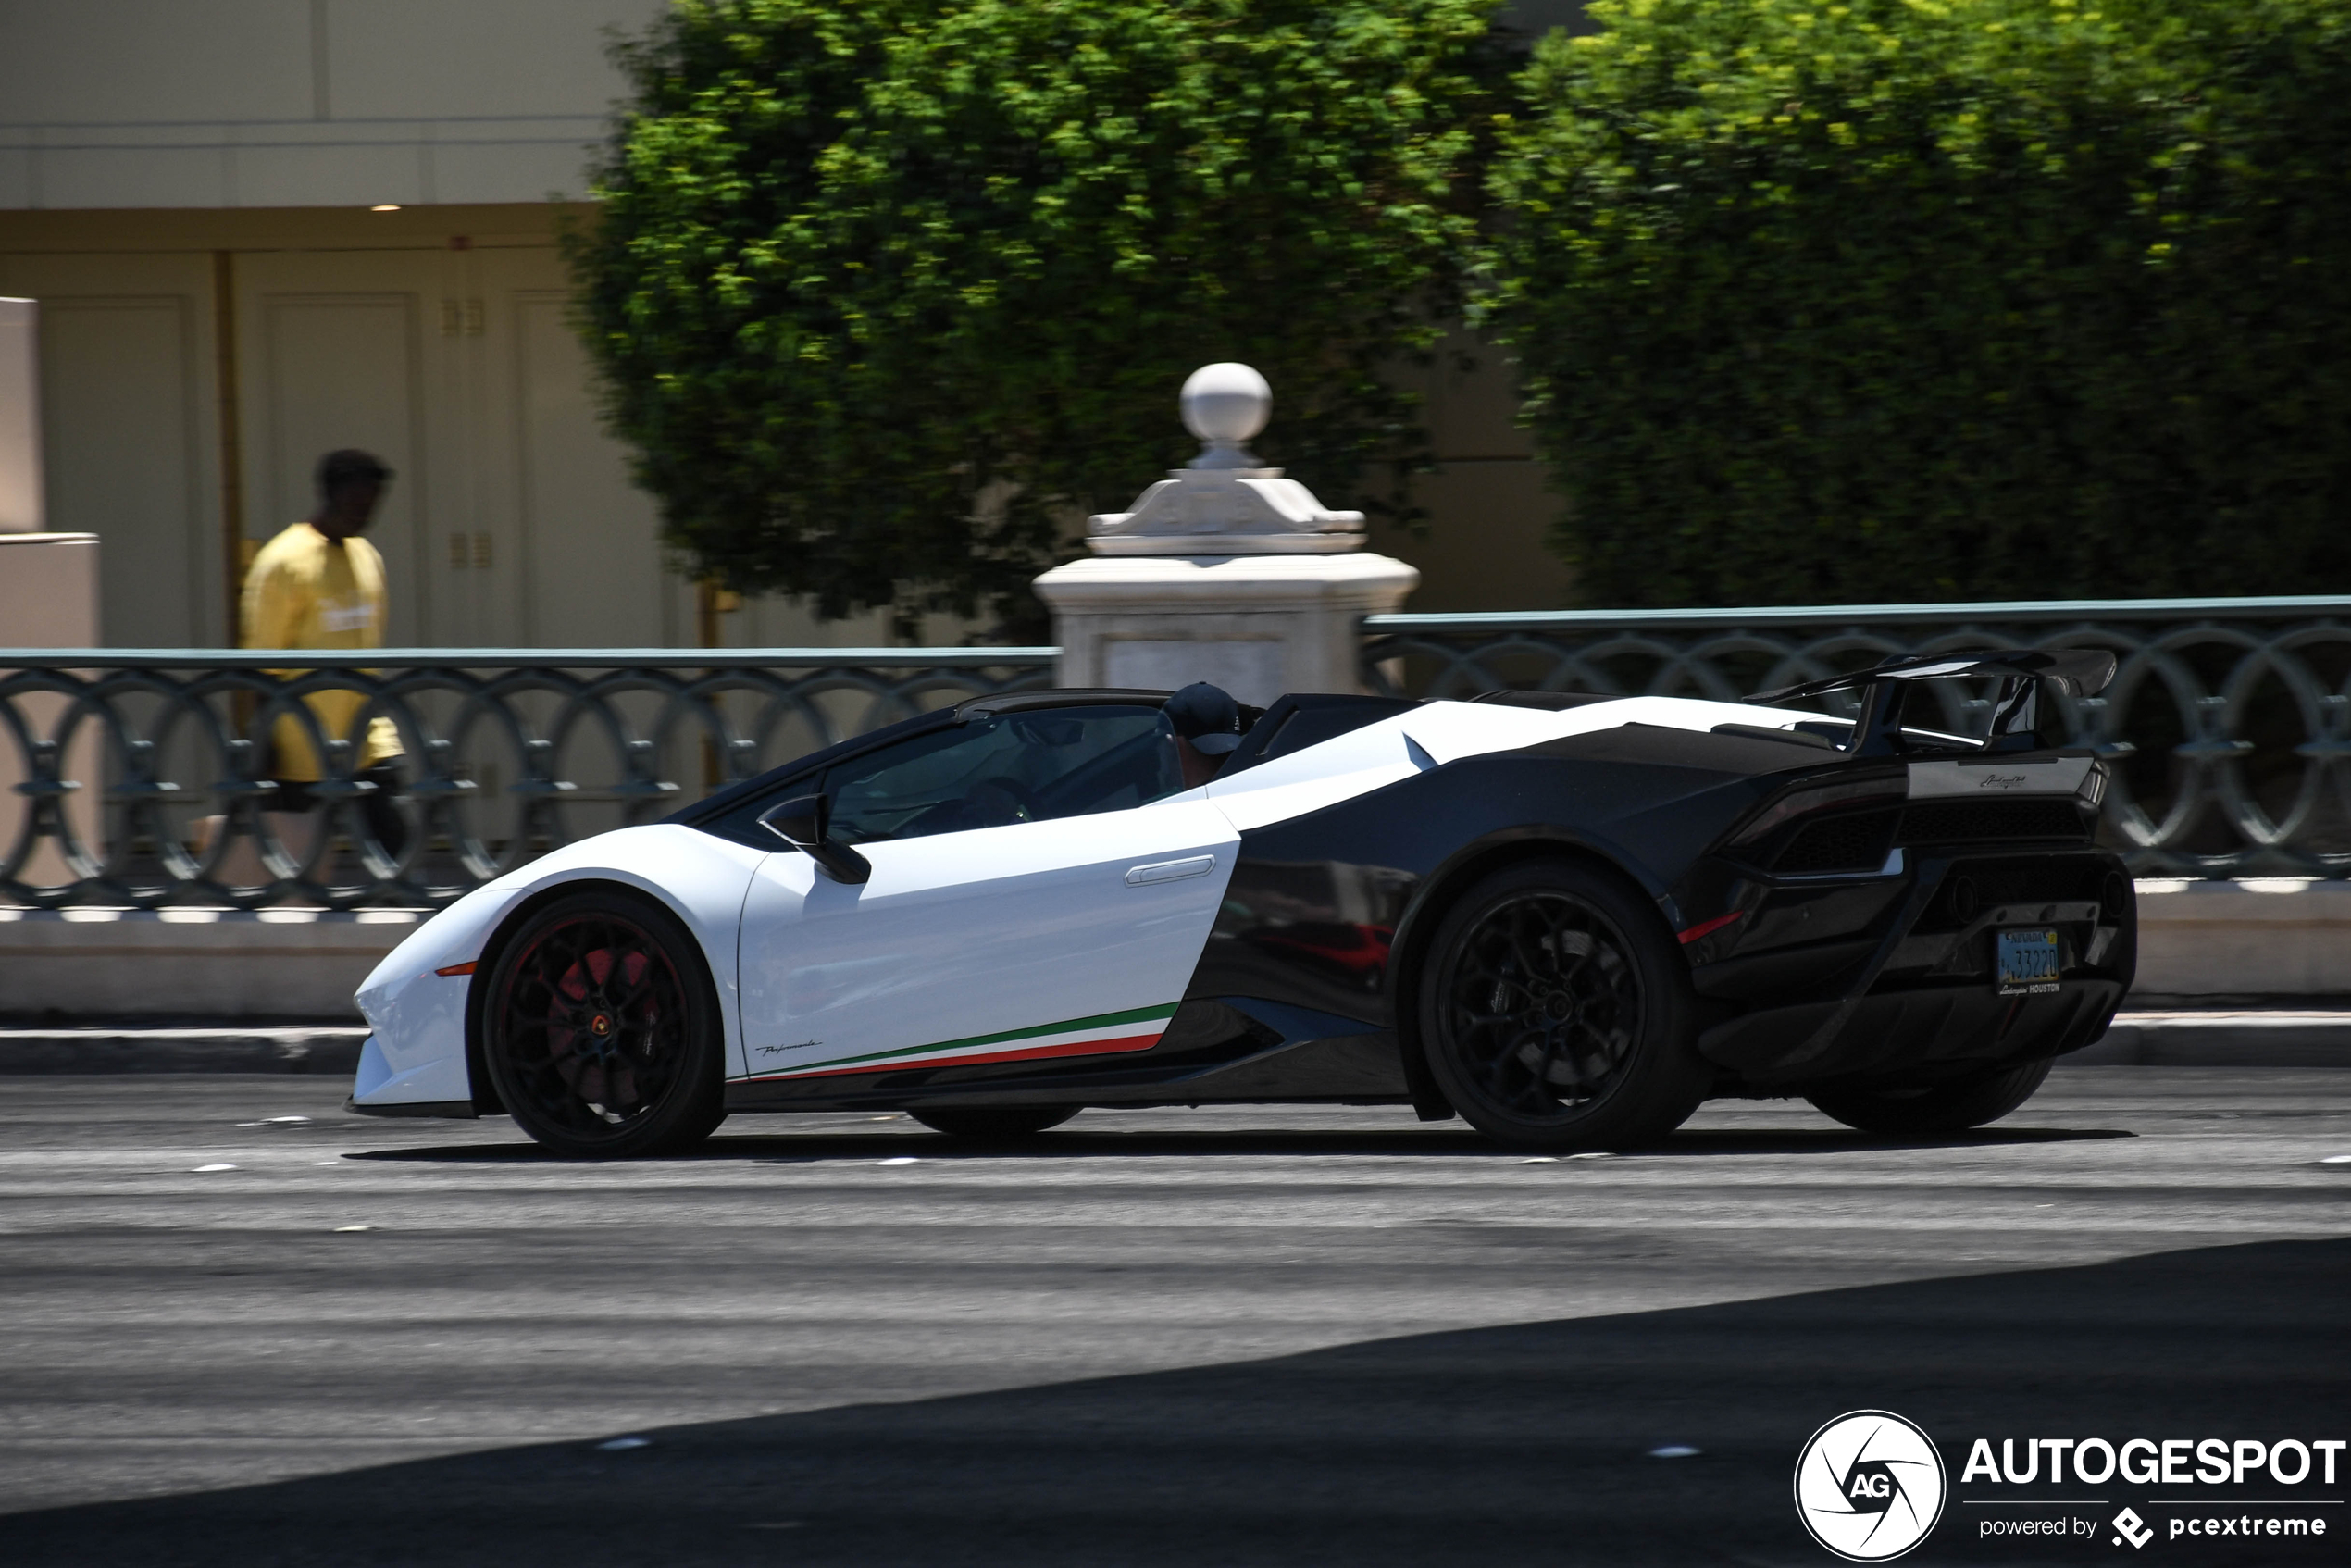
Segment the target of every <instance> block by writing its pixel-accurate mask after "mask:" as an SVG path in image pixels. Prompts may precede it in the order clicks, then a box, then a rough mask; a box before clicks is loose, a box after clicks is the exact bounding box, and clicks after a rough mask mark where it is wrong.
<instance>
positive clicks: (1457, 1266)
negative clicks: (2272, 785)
mask: <svg viewBox="0 0 2351 1568" xmlns="http://www.w3.org/2000/svg"><path fill="white" fill-rule="evenodd" d="M342 1092H343V1088H342V1085H341V1084H340V1083H338V1082H335V1081H332V1080H325V1079H318V1078H306V1077H259V1076H254V1077H235V1076H206V1077H193V1076H192V1077H178V1078H169V1077H143V1078H142V1077H116V1078H103V1079H102V1078H71V1077H28V1078H13V1079H0V1263H4V1264H5V1266H4V1267H0V1347H5V1352H6V1353H5V1355H0V1512H4V1513H6V1517H5V1518H0V1562H6V1563H10V1564H28V1565H30V1564H44V1565H45V1564H53V1563H54V1564H74V1565H77V1568H80V1565H102V1564H114V1563H124V1564H129V1563H137V1564H141V1565H142V1568H146V1565H163V1564H176V1563H191V1564H194V1563H202V1564H224V1565H226V1564H236V1565H239V1568H255V1565H265V1564H277V1563H321V1564H326V1563H332V1564H379V1563H380V1564H395V1563H397V1564H409V1563H466V1564H471V1563H483V1564H491V1563H496V1564H501V1565H511V1564H531V1563H542V1562H543V1563H563V1564H567V1565H572V1564H577V1565H591V1564H603V1563H664V1564H673V1563H674V1564H704V1563H711V1564H720V1563H724V1564H735V1563H743V1564H766V1563H811V1564H853V1565H857V1568H876V1565H888V1564H901V1563H903V1564H910V1565H924V1568H932V1565H952V1564H958V1563H989V1564H996V1563H1003V1564H1020V1565H1023V1568H1029V1565H1057V1564H1072V1565H1076V1564H1124V1563H1137V1564H1186V1565H1190V1564H1207V1563H1246V1564H1257V1563H1263V1564H1293V1563H1317V1564H1319V1563H1344V1564H1350V1565H1358V1564H1387V1563H1454V1562H1480V1563H1496V1564H1516V1563H1528V1564H1536V1563H1543V1564H1549V1563H1583V1562H1594V1563H1650V1562H1658V1563H1678V1562H1737V1563H1790V1564H1795V1563H1804V1564H1813V1563H1822V1562H1830V1561H1833V1560H1832V1559H1830V1558H1829V1557H1828V1556H1827V1555H1826V1554H1825V1553H1824V1552H1822V1550H1820V1549H1818V1548H1817V1547H1814V1546H1813V1545H1812V1544H1811V1543H1810V1541H1809V1540H1808V1539H1807V1538H1806V1537H1804V1536H1803V1534H1802V1533H1801V1531H1800V1529H1799V1527H1798V1524H1797V1519H1796V1516H1795V1511H1794V1507H1793V1505H1792V1503H1791V1500H1790V1490H1789V1486H1790V1475H1791V1471H1792V1467H1793V1465H1794V1463H1795V1460H1796V1456H1797V1450H1798V1447H1799V1445H1800V1444H1801V1443H1802V1442H1803V1441H1804V1439H1805V1438H1806V1437H1807V1436H1808V1435H1809V1434H1810V1433H1811V1432H1812V1431H1813V1430H1814V1428H1816V1427H1817V1426H1819V1425H1821V1424H1822V1422H1823V1421H1826V1420H1827V1419H1829V1418H1830V1417H1832V1416H1835V1415H1836V1414H1838V1413H1839V1412H1845V1411H1848V1410H1854V1409H1859V1408H1870V1407H1874V1408H1882V1409H1887V1410H1892V1411H1896V1412H1900V1413H1901V1414H1903V1415H1905V1416H1908V1417H1909V1418H1910V1419H1912V1420H1914V1421H1917V1422H1919V1423H1920V1424H1921V1425H1922V1426H1924V1427H1925V1428H1926V1430H1927V1431H1929V1432H1930V1433H1931V1434H1933V1435H1934V1437H1935V1438H1936V1439H1937V1440H1938V1442H1939V1444H1940V1446H1941V1449H1942V1451H1943V1452H1944V1454H1945V1457H1946V1460H1947V1463H1949V1464H1950V1465H1951V1466H1952V1474H1951V1498H1952V1501H1951V1503H1950V1505H1949V1507H1948V1510H1947V1513H1946V1515H1945V1518H1944V1520H1943V1523H1942V1524H1941V1525H1940V1526H1939V1527H1938V1529H1937V1531H1936V1532H1935V1534H1934V1537H1931V1538H1930V1539H1929V1540H1928V1541H1927V1543H1926V1544H1925V1545H1924V1546H1923V1547H1922V1548H1921V1549H1920V1550H1919V1551H1918V1552H1916V1553H1914V1554H1913V1555H1912V1556H1911V1557H1910V1558H1909V1559H1906V1560H1905V1561H1908V1562H1921V1561H1923V1562H1941V1561H1986V1562H2034V1563H2040V1562H2075V1561H2085V1560H2088V1559H2091V1558H2096V1559H2098V1560H2100V1561H2112V1560H2113V1559H2114V1558H2115V1557H2117V1556H2121V1557H2134V1556H2136V1555H2139V1554H2138V1553H2136V1552H2134V1551H2133V1550H2131V1549H2126V1548H2125V1549H2118V1548H2117V1547H2115V1546H2113V1545H2111V1544H2110V1543H2109V1541H2108V1539H2107V1538H2106V1537H2105V1533H2104V1529H2103V1527H2101V1529H2100V1534H2099V1538H2097V1539H2096V1540H2095V1541H2088V1542H2074V1543H2068V1542H2060V1541H2046V1540H2034V1541H2025V1542H2018V1541H2002V1542H1994V1543H1985V1542H1984V1541H1983V1540H1982V1539H1981V1531H1982V1529H1983V1527H1984V1525H1983V1522H1984V1520H1986V1519H1989V1518H1994V1517H2004V1518H2013V1517H2022V1516H2031V1513H2032V1511H2031V1510H2019V1509H2018V1508H2016V1507H2013V1506H2009V1507H2007V1508H2006V1512H2002V1511H2001V1510H1999V1509H1994V1508H1988V1507H1985V1506H1982V1505H1979V1504H1976V1503H1971V1502H1968V1501H1966V1500H1968V1499H1976V1498H1980V1497H1981V1496H1982V1495H1983V1492H1984V1487H1983V1485H1982V1483H1980V1482H1978V1483H1975V1484H1972V1485H1967V1486H1963V1485H1962V1484H1961V1483H1960V1477H1959V1470H1958V1467H1959V1462H1960V1461H1961V1459H1962V1458H1963V1456H1964V1454H1965V1452H1966V1450H1967V1448H1968V1446H1969V1445H1970V1443H1971V1442H1972V1439H1973V1438H1974V1437H1978V1436H1983V1437H1990V1438H1991V1439H1992V1440H1993V1445H1994V1447H1995V1448H1997V1446H1998V1443H1999V1439H2000V1438H2001V1437H2004V1436H2007V1437H2017V1438H2020V1439H2022V1438H2027V1437H2041V1436H2055V1435H2072V1436H2090V1435H2098V1434H2103V1435H2106V1436H2108V1437H2111V1438H2113V1439H2114V1440H2115V1441H2117V1442H2118V1444H2119V1443H2120V1442H2121V1440H2122V1439H2123V1438H2126V1437H2140V1436H2145V1437H2150V1438H2154V1439H2160V1438H2165V1437H2191V1438H2198V1437H2216V1436H2217V1437H2232V1438H2233V1437H2240V1436H2248V1435H2249V1436H2258V1437H2269V1438H2273V1437H2298V1438H2311V1437H2351V1430H2346V1428H2351V1398H2347V1397H2346V1396H2347V1395H2351V1239H2347V1238H2346V1221H2351V1163H2346V1164H2324V1163H2323V1161H2324V1160H2325V1158H2326V1157H2327V1156H2330V1155H2339V1154H2351V1072H2342V1071H2323V1070H2297V1069H2283V1068H2247V1069H2228V1068H2163V1067H2133V1066H2077V1067H2071V1068H2068V1069H2063V1070H2060V1072H2059V1074H2058V1075H2057V1076H2054V1077H2052V1079H2051V1080H2050V1083H2049V1086H2048V1087H2047V1088H2046V1089H2045V1090H2044V1091H2043V1093H2042V1094H2041V1095H2040V1096H2039V1097H2038V1098H2036V1099H2035V1100H2034V1101H2033V1102H2032V1103H2031V1104H2029V1105H2028V1106H2026V1107H2025V1108H2024V1110H2023V1111H2021V1112H2020V1113H2019V1114H2017V1115H2015V1116H2014V1117H2012V1118H2010V1119H2009V1121H2008V1122H2006V1123H2004V1124H2002V1125H2001V1126H1998V1127H1996V1128H1993V1129H1990V1130H1988V1131H1986V1132H1984V1133H1982V1134H1978V1135H1974V1136H1971V1137H1969V1138H1966V1139H1953V1140H1947V1141H1943V1142H1938V1143H1933V1144H1926V1145H1920V1144H1908V1145H1904V1144H1893V1143H1887V1142H1885V1141H1881V1140H1873V1139H1867V1138H1864V1137H1861V1136H1860V1135H1857V1134H1852V1133H1847V1132H1845V1131H1843V1130H1841V1129H1838V1128H1836V1127H1835V1126H1833V1125H1832V1124H1830V1123H1828V1122H1827V1121H1825V1120H1824V1119H1822V1118H1821V1117H1819V1116H1817V1115H1815V1114H1812V1113H1811V1112H1810V1110H1808V1109H1806V1108H1804V1107H1802V1106H1801V1105H1786V1104H1777V1103H1765V1104H1751V1105H1750V1104H1725V1105H1716V1106H1711V1107H1709V1108H1708V1110H1707V1111H1705V1112H1704V1113H1702V1114H1701V1115H1700V1117H1699V1118H1698V1120H1697V1121H1696V1122H1694V1123H1693V1124H1692V1125H1691V1126H1690V1127H1688V1128H1686V1129H1685V1131H1684V1132H1683V1133H1682V1134H1680V1135H1679V1136H1677V1137H1676V1138H1675V1139H1673V1141H1672V1143H1671V1145H1670V1146H1669V1147H1668V1148H1666V1149H1664V1150H1662V1151H1660V1152H1657V1153H1653V1154H1647V1155H1639V1156H1630V1157H1610V1158H1600V1159H1582V1160H1566V1161H1557V1162H1548V1163H1533V1162H1528V1161H1525V1160H1523V1159H1521V1158H1520V1157H1517V1156H1513V1155H1509V1154H1502V1153H1498V1152H1496V1151H1491V1150H1489V1149H1487V1148H1486V1147H1485V1146H1483V1145H1482V1144H1480V1143H1479V1142H1478V1141H1477V1140H1476V1139H1474V1137H1473V1136H1472V1135H1470V1134H1468V1133H1467V1132H1465V1131H1464V1130H1462V1127H1461V1126H1460V1124H1458V1123H1454V1124H1449V1125H1444V1126H1417V1125H1415V1124H1414V1123H1413V1122H1412V1119H1411V1117H1410V1114H1409V1113H1394V1112H1385V1111H1328V1112H1325V1111H1299V1110H1288V1109H1282V1108H1267V1109H1263V1110H1255V1111H1248V1112H1152V1113H1092V1114H1088V1115H1086V1116H1083V1117H1081V1118H1079V1120H1078V1121H1076V1122H1075V1123H1073V1124H1071V1125H1070V1126H1069V1127H1068V1128H1066V1129H1064V1131H1062V1132H1059V1133H1055V1134H1049V1135H1047V1136H1046V1137H1044V1138H1042V1139H1038V1140H1036V1141H1035V1142H1034V1143H1033V1144H1031V1145H1029V1146H1027V1147H1025V1148H1023V1149H1020V1150H1017V1151H1004V1152H995V1153H974V1152H969V1151H958V1150H957V1149H956V1148H955V1147H954V1146H953V1145H951V1144H950V1143H948V1142H947V1141H946V1140H944V1139H939V1138H936V1137H934V1136H932V1135H930V1134H928V1133H927V1132H925V1131H923V1130H922V1129H921V1128H919V1127H917V1126H914V1124H912V1123H910V1122H907V1121H905V1120H903V1119H901V1118H872V1117H865V1116H827V1117H821V1118H818V1117H811V1118H739V1119H737V1120H736V1121H734V1122H731V1123H729V1124H728V1126H727V1127H726V1128H724V1129H722V1131H721V1133H720V1136H719V1137H718V1138H717V1139H715V1141H714V1142H713V1144H712V1145H711V1146H710V1149H709V1151H708V1152H707V1153H706V1154H705V1155H703V1156H702V1157H698V1158H690V1159H681V1160H675V1161H668V1162H660V1163H645V1164H615V1165H601V1166H590V1165H574V1164H559V1163H556V1162H553V1161H549V1160H544V1159H541V1158H540V1157H538V1155H537V1154H536V1152H535V1151H533V1149H532V1148H531V1147H530V1146H529V1144H528V1143H526V1142H525V1141H524V1140H522V1139H521V1138H520V1137H519V1135H518V1134H516V1132H515V1130H514V1129H513V1127H512V1126H511V1125H510V1124H508V1123H506V1122H504V1121H503V1120H493V1121H487V1122H482V1123H479V1124H466V1123H429V1122H427V1123H397V1122H381V1121H370V1120H366V1119H362V1118H358V1117H353V1116H347V1115H345V1114H342V1112H341V1111H340V1110H339V1109H338V1106H339V1103H340V1099H341V1096H342ZM305 1116H306V1117H308V1118H309V1119H308V1120H307V1121H300V1120H292V1121H286V1120H280V1121H270V1120H267V1118H273V1117H275V1118H288V1117H305ZM908 1162H911V1163H908ZM205 1166H230V1167H233V1168H230V1169H209V1170H206V1169H200V1168H199V1167H205ZM355 1226H365V1227H367V1228H364V1229H354V1228H346V1227H355ZM624 1436H625V1437H642V1438H646V1439H649V1441H647V1442H645V1443H644V1444H642V1445H641V1446H633V1447H629V1448H626V1449H620V1450H610V1449H604V1448H600V1447H599V1446H598V1445H599V1444H600V1443H603V1442H606V1441H608V1440H610V1439H613V1438H616V1437H624ZM1663 1448H1682V1449H1695V1450H1698V1452H1696V1453H1695V1454H1687V1455H1684V1456H1682V1457H1669V1458H1661V1457H1654V1454H1655V1450H1660V1449H1663ZM2257 1482H2258V1477H2257ZM2314 1482H2315V1477H2314ZM2186 1491H2187V1492H2190V1493H2196V1495H2198V1496H2199V1497H2203V1496H2210V1497H2215V1498H2220V1497H2224V1496H2225V1498H2226V1500H2230V1501H2231V1502H2234V1501H2236V1500H2245V1499H2252V1498H2255V1497H2256V1496H2258V1497H2261V1498H2267V1499H2272V1500H2274V1499H2276V1498H2279V1497H2289V1500H2292V1501H2294V1502H2295V1503H2296V1504H2301V1503H2303V1502H2306V1501H2307V1502H2308V1503H2310V1505H2311V1506H2310V1507H2308V1508H2307V1509H2305V1510H2304V1512H2307V1513H2310V1514H2313V1515H2320V1516H2325V1517H2328V1518H2330V1519H2331V1520H2332V1536H2331V1537H2330V1538H2328V1539H2327V1540H2325V1541H2324V1542H2323V1543H2321V1542H2318V1541H2304V1542H2300V1543H2296V1544H2297V1545H2298V1546H2299V1547H2300V1549H2299V1550H2294V1549H2288V1547H2287V1546H2286V1545H2285V1544H2284V1543H2278V1544H2271V1543H2270V1541H2268V1540H2266V1539H2265V1540H2263V1541H2260V1542H2257V1543H2230V1544H2229V1545H2228V1546H2227V1547H2225V1548H2222V1547H2217V1546H2216V1547H2212V1548H2210V1549H2205V1550H2202V1551H2199V1550H2198V1549H2197V1543H2196V1542H2194V1541H2186V1540H2182V1541H2171V1540H2169V1539H2166V1538H2164V1537H2160V1536H2158V1539H2157V1541H2156V1542H2155V1543H2154V1544H2152V1545H2150V1547H2149V1548H2148V1549H2147V1553H2146V1554H2147V1555H2148V1556H2150V1557H2153V1556H2156V1555H2160V1556H2161V1557H2162V1558H2163V1559H2164V1560H2165V1561H2166V1562H2232V1563H2237V1562H2269V1561H2289V1562H2341V1561H2343V1560H2344V1543H2345V1537H2351V1507H2345V1506H2340V1505H2336V1506H2324V1507H2321V1506H2319V1503H2320V1500H2344V1499H2346V1498H2351V1463H2346V1464H2345V1474H2344V1475H2341V1477H2340V1478H2339V1482H2338V1484H2337V1485H2336V1486H2334V1487H2332V1488H2321V1487H2318V1486H2316V1485H2315V1484H2314V1485H2306V1486H2303V1487H2268V1488H2267V1489H2266V1490H2265V1489H2264V1488H2263V1487H2261V1486H2259V1485H2258V1484H2253V1485H2248V1486H2246V1487H2243V1488H2237V1489H2231V1488H2229V1487H2219V1488H2215V1487H2204V1488H2201V1489H2200V1490H2199V1488H2197V1487H2193V1486H2191V1487H2187V1488H2186ZM2004 1495H2007V1496H2009V1497H2011V1498H2013V1497H2034V1498H2064V1499H2069V1500H2084V1499H2086V1500H2092V1501H2096V1502H2097V1503H2099V1504H2100V1505H2101V1506H2102V1507H2104V1508H2105V1509H2106V1510H2107V1512H2111V1511H2112V1509H2113V1508H2114V1507H2119V1506H2121V1503H2122V1502H2124V1501H2130V1502H2132V1503H2133V1505H2134V1506H2136V1507H2138V1508H2139V1510H2140V1512H2142V1513H2143V1514H2144V1515H2145V1516H2146V1518H2147V1519H2148V1520H2149V1521H2150V1522H2152V1523H2153V1524H2156V1525H2157V1526H2158V1529H2161V1528H2163V1527H2164V1524H2165V1520H2166V1519H2167V1517H2168V1515H2167V1514H2166V1512H2165V1509H2164V1507H2163V1506H2158V1504H2161V1503H2162V1501H2163V1500H2165V1499H2177V1498H2179V1497H2180V1496H2182V1495H2183V1492H2182V1488H2179V1487H2172V1488H2170V1489H2168V1490H2149V1489H2147V1488H2145V1487H2139V1488H2130V1487H2122V1486H2121V1483H2119V1482H2118V1483H2116V1484H2115V1485H2114V1486H2113V1487H2105V1488H2097V1489H2095V1490H2092V1491H2088V1492H2084V1491H2083V1490H2082V1489H2081V1488H2080V1487H2066V1488H2059V1489H2058V1490H2054V1491H2052V1490H2050V1489H2048V1488H2047V1487H2039V1488H2037V1489H2036V1488H2034V1487H2006V1488H2005V1493H2004ZM2180 1511H2181V1510H2180V1507H2179V1506H2177V1505H2172V1506H2171V1512H2180ZM2042 1512H2043V1513H2046V1512H2048V1511H2047V1510H2046V1509H2044V1510H2042ZM2060 1512H2062V1511H2060ZM2087 1512H2093V1513H2095V1512H2098V1510H2096V1509H2090V1510H2087Z"/></svg>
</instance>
